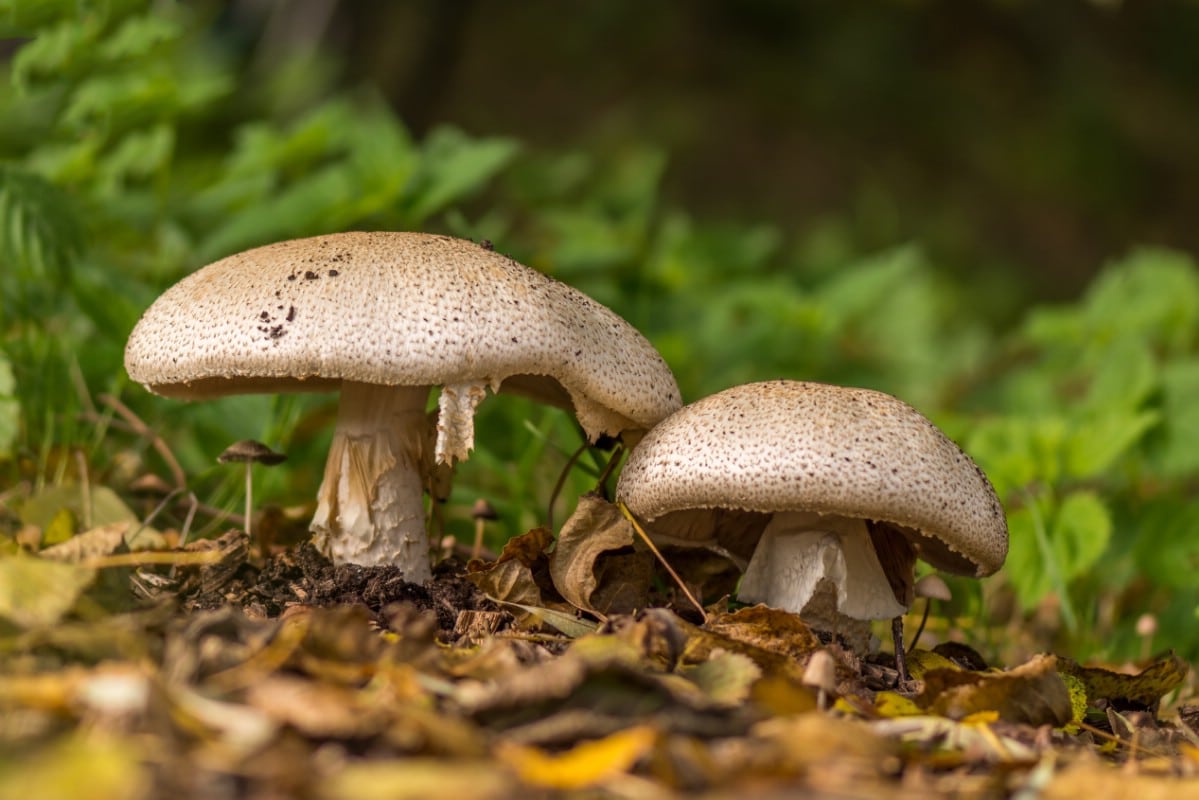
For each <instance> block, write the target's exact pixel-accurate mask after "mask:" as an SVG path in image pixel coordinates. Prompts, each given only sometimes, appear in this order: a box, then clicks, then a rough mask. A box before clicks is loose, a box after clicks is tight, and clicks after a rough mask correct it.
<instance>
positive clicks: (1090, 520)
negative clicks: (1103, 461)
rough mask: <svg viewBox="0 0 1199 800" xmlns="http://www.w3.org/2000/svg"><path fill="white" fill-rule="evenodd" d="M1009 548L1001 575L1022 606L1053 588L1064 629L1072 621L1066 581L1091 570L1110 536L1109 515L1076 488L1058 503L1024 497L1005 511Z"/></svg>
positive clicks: (1088, 493)
mask: <svg viewBox="0 0 1199 800" xmlns="http://www.w3.org/2000/svg"><path fill="white" fill-rule="evenodd" d="M1008 531H1009V537H1010V541H1009V549H1008V558H1007V562H1006V563H1005V565H1004V574H1005V575H1007V576H1008V579H1009V580H1010V581H1011V583H1012V586H1013V588H1014V589H1015V590H1016V597H1017V600H1018V601H1019V603H1020V606H1021V608H1023V609H1025V610H1029V609H1033V608H1036V606H1037V605H1038V604H1039V603H1040V602H1041V601H1042V600H1043V599H1044V598H1045V597H1046V596H1047V595H1048V594H1049V593H1050V592H1051V591H1052V592H1055V593H1057V595H1058V597H1059V599H1060V601H1061V603H1062V616H1063V618H1064V620H1065V622H1066V625H1067V627H1068V628H1070V629H1073V628H1074V626H1075V625H1076V622H1077V620H1076V617H1075V615H1074V610H1073V604H1072V602H1071V599H1070V597H1069V594H1068V587H1069V583H1070V581H1071V580H1073V579H1074V578H1077V577H1079V576H1081V575H1083V574H1085V573H1086V572H1088V571H1089V570H1090V569H1092V568H1093V567H1094V566H1095V565H1096V564H1097V563H1098V562H1099V560H1100V558H1101V557H1102V556H1103V554H1104V552H1106V550H1107V547H1108V544H1109V542H1110V541H1111V536H1112V520H1111V514H1110V513H1109V511H1108V508H1107V506H1106V505H1105V504H1104V502H1103V501H1102V500H1101V499H1100V498H1099V496H1098V495H1097V494H1096V493H1095V492H1092V491H1077V492H1072V493H1070V494H1068V495H1066V496H1065V498H1063V499H1062V500H1061V502H1060V503H1056V504H1055V503H1053V502H1052V501H1051V500H1049V499H1047V498H1033V497H1026V502H1025V505H1023V506H1022V507H1020V508H1016V509H1014V510H1012V511H1010V512H1009V513H1008Z"/></svg>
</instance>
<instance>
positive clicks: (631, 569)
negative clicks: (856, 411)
mask: <svg viewBox="0 0 1199 800" xmlns="http://www.w3.org/2000/svg"><path fill="white" fill-rule="evenodd" d="M585 502H587V503H590V504H591V505H590V507H588V508H586V509H585V511H586V516H584V517H580V518H578V519H572V520H571V521H568V522H567V524H566V525H565V526H564V528H563V530H562V532H561V533H560V534H559V536H558V537H557V539H555V537H554V536H553V535H552V534H550V532H549V531H547V530H544V529H536V530H533V531H530V532H529V533H527V534H525V535H523V536H520V537H517V538H515V539H513V540H512V541H510V542H509V543H508V544H507V545H506V546H505V548H504V550H503V552H502V553H501V555H500V556H499V557H498V558H497V559H496V561H494V562H482V561H472V562H471V563H469V564H467V565H463V564H461V563H460V562H457V561H453V560H450V561H446V562H443V563H441V564H439V565H438V567H437V568H436V569H435V573H434V579H433V580H432V581H431V582H429V583H428V584H427V585H425V586H415V585H412V584H409V583H407V582H405V581H404V580H403V576H402V575H401V574H399V572H398V571H397V570H394V569H392V568H386V567H384V568H364V567H355V566H340V567H335V566H333V565H331V564H329V563H328V562H327V561H325V559H324V558H323V557H321V556H320V555H319V554H318V553H317V552H316V551H315V550H314V549H313V548H312V547H310V546H308V545H298V546H293V547H291V548H287V549H281V548H276V549H275V551H274V552H273V553H272V554H271V555H270V557H268V558H267V559H266V560H262V559H261V558H260V557H259V556H258V554H257V552H256V550H255V549H254V548H251V547H250V542H249V540H248V537H246V535H245V534H244V533H242V532H241V531H236V530H231V531H228V532H226V533H225V534H223V535H221V536H219V537H218V538H216V539H210V540H200V541H196V542H192V543H190V544H187V545H185V546H183V547H176V548H169V547H167V546H166V544H167V543H168V542H169V541H170V540H171V537H170V536H169V535H168V536H164V535H163V534H159V533H158V532H157V531H149V532H145V531H140V532H139V531H137V529H136V526H131V525H130V524H129V522H128V520H122V519H120V518H119V517H120V516H121V515H120V514H117V517H118V518H117V519H105V520H104V521H102V523H99V524H97V525H96V527H95V528H94V529H93V530H91V531H89V532H87V533H84V534H79V535H76V536H74V537H70V538H68V539H66V540H65V541H61V542H58V543H55V544H52V545H48V546H46V547H45V548H44V549H42V550H41V551H40V552H39V553H36V554H30V553H23V552H5V553H3V554H0V798H7V797H17V796H27V795H31V794H36V795H37V796H47V797H65V798H75V797H84V796H105V797H129V798H140V797H225V796H228V797H278V796H299V797H313V798H350V797H353V798H372V797H380V798H382V797H388V798H394V797H400V798H403V797H413V798H415V797H421V798H439V797H446V798H451V797H462V796H470V797H481V798H489V797H496V798H502V797H510V796H513V795H515V794H517V793H526V794H529V795H530V796H546V797H552V796H563V795H585V796H596V797H607V796H611V797H671V796H677V795H680V794H688V795H691V794H695V795H700V796H703V795H710V796H727V795H730V794H733V793H736V794H738V795H740V794H743V793H747V792H767V793H769V792H772V791H773V792H776V793H777V792H786V793H795V792H810V793H812V794H817V795H819V794H826V795H838V796H872V795H876V794H886V796H894V797H909V796H910V797H938V796H945V797H962V796H969V797H1019V798H1025V797H1050V798H1052V797H1067V796H1077V795H1078V794H1079V793H1080V792H1092V793H1095V794H1102V796H1105V797H1120V796H1129V797H1133V796H1135V797H1136V798H1137V800H1146V798H1153V797H1157V796H1167V794H1168V795H1169V796H1171V797H1177V796H1185V793H1186V791H1188V790H1192V791H1193V790H1194V789H1195V788H1196V787H1199V704H1186V703H1181V704H1180V703H1178V702H1177V698H1176V697H1175V698H1174V700H1173V706H1174V707H1173V709H1172V710H1171V713H1168V714H1162V713H1160V708H1159V706H1160V705H1161V702H1162V699H1163V698H1166V697H1167V696H1172V695H1175V694H1177V693H1178V692H1179V690H1180V688H1181V689H1182V691H1183V692H1187V691H1190V689H1189V688H1186V681H1187V677H1188V668H1187V665H1186V664H1185V663H1184V662H1182V661H1181V659H1178V658H1177V657H1175V656H1173V655H1167V656H1164V657H1162V658H1159V659H1157V660H1155V661H1153V662H1152V663H1149V664H1147V665H1145V666H1144V667H1143V668H1142V670H1141V671H1140V672H1139V673H1137V674H1125V673H1123V672H1117V671H1114V670H1110V669H1106V668H1101V667H1084V666H1080V665H1078V664H1076V663H1074V662H1073V661H1070V660H1069V659H1066V658H1060V657H1055V656H1052V655H1039V656H1035V657H1033V658H1032V659H1030V660H1029V661H1027V662H1025V663H1023V664H1018V665H1015V666H1013V667H1011V668H1009V669H995V668H990V667H987V666H986V665H985V664H984V663H981V658H980V657H979V656H978V655H977V654H976V653H973V652H972V651H969V648H965V647H964V646H961V645H958V646H957V647H948V648H940V647H939V648H936V649H934V650H932V651H929V650H915V651H913V652H912V653H910V654H909V664H910V665H911V668H912V670H911V671H912V676H913V678H914V680H913V681H912V682H911V683H910V684H907V685H903V686H900V685H898V674H897V673H896V671H895V670H894V667H893V660H892V659H890V657H889V656H887V655H886V654H885V653H884V654H879V655H876V656H871V657H868V658H862V657H859V656H858V655H856V654H855V653H853V652H851V651H850V650H848V649H847V648H845V647H843V646H842V645H841V644H840V642H839V641H838V640H837V639H836V637H830V636H828V635H827V634H821V633H818V632H814V631H812V630H810V629H809V628H808V627H807V626H806V625H805V624H804V623H803V622H802V621H801V620H800V619H799V618H798V617H796V616H795V615H792V614H788V613H785V612H781V611H777V610H774V609H769V608H766V607H763V606H749V607H733V606H735V604H730V603H729V602H728V601H727V599H723V598H720V597H719V596H718V597H717V599H716V601H715V602H712V603H711V604H710V605H709V606H708V607H707V608H706V610H705V617H706V619H704V618H701V617H700V616H699V614H698V612H697V610H696V609H695V608H694V607H693V606H692V605H691V603H690V602H688V601H687V600H686V599H684V598H682V596H681V595H679V594H678V593H677V592H676V590H675V588H674V587H673V586H672V585H671V583H670V582H669V580H666V579H664V576H663V574H662V572H661V570H660V568H659V567H658V566H657V564H656V562H655V560H654V559H653V556H652V555H651V554H650V553H649V552H648V551H647V550H646V549H645V548H644V547H643V546H642V545H640V544H639V542H638V540H637V539H636V538H635V537H634V536H633V535H632V534H631V532H630V530H629V526H628V525H627V523H626V522H625V521H624V520H623V519H622V518H621V517H620V515H619V514H618V513H617V514H614V513H613V512H612V507H611V506H608V505H607V504H605V503H603V502H602V501H599V500H595V501H594V502H592V501H585ZM118 511H119V509H118ZM39 513H40V514H41V515H42V517H43V518H44V521H45V524H47V525H49V524H52V523H53V520H54V517H55V514H54V513H45V511H44V510H41V511H39ZM114 531H120V533H114ZM134 533H137V538H136V539H131V536H133V534H134ZM168 533H169V532H168ZM591 534H595V535H594V537H593V538H587V537H589V536H590V535H591ZM76 540H78V541H77V542H76ZM691 555H693V556H695V555H697V554H695V553H692V554H691ZM698 555H699V557H695V558H691V559H690V560H688V559H686V558H684V559H680V560H679V561H676V562H675V564H676V567H677V568H678V571H679V572H680V573H681V575H682V577H683V579H684V580H686V581H688V582H689V583H690V584H691V587H692V588H693V589H694V590H695V593H696V594H697V595H698V596H705V597H709V598H710V597H711V596H712V594H713V592H714V591H715V590H717V589H718V588H719V587H720V586H722V585H723V584H722V583H721V581H724V580H725V579H724V578H721V579H720V580H718V581H715V582H713V580H712V578H713V576H722V575H724V568H723V567H720V566H719V565H715V564H714V562H713V561H712V557H710V554H709V555H703V554H698ZM814 661H815V662H819V665H820V666H819V668H816V667H815V664H813V662H814ZM809 666H812V667H813V669H811V670H809V669H808V668H809Z"/></svg>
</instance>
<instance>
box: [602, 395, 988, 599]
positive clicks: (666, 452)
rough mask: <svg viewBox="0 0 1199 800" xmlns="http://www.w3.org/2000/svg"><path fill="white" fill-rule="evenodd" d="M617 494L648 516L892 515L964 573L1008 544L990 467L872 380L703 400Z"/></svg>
mask: <svg viewBox="0 0 1199 800" xmlns="http://www.w3.org/2000/svg"><path fill="white" fill-rule="evenodd" d="M616 495H617V497H618V498H619V499H620V500H622V501H623V502H624V503H625V505H627V506H628V507H629V509H630V510H631V511H632V512H633V513H635V514H637V515H638V516H641V517H643V518H644V519H646V520H647V521H650V522H652V521H653V520H656V519H658V518H660V517H662V516H664V515H666V514H671V513H674V512H680V511H686V510H690V509H714V508H724V509H738V510H742V511H756V512H767V513H773V512H778V511H810V512H817V513H820V514H835V515H838V516H843V517H856V518H862V519H869V520H874V521H877V522H886V523H889V524H891V525H893V526H897V527H898V528H899V529H900V530H901V531H902V532H903V533H905V534H906V535H908V536H909V538H911V539H912V541H913V543H914V544H915V546H916V548H917V551H918V553H919V555H920V557H921V558H923V559H924V560H925V561H927V562H929V563H930V564H932V565H933V566H935V567H938V568H939V569H944V570H946V571H949V572H954V573H957V574H965V575H980V576H981V575H989V574H991V573H993V572H995V571H996V570H997V569H999V567H1000V566H1002V565H1003V560H1004V558H1005V557H1006V556H1007V542H1008V535H1007V522H1006V519H1005V517H1004V513H1003V508H1002V507H1001V506H1000V504H999V499H998V498H997V497H996V496H995V490H994V488H993V487H992V486H991V483H990V481H988V480H987V477H986V476H985V475H984V474H983V472H982V470H980V469H979V468H978V466H977V465H976V464H975V463H974V462H973V461H972V460H971V459H970V457H969V456H968V455H966V454H965V453H964V452H962V449H961V448H960V447H958V446H957V445H956V444H954V443H953V441H951V440H950V439H949V438H948V437H947V436H945V434H944V433H942V432H941V431H940V430H939V429H938V428H937V427H936V426H935V425H933V424H932V423H931V422H929V421H928V419H926V418H925V417H924V416H922V415H921V414H920V413H919V412H918V411H916V410H915V409H914V408H912V407H911V406H909V405H908V404H907V403H904V402H902V401H901V400H898V399H896V398H894V397H892V396H891V395H888V394H883V393H882V392H875V391H871V390H868V389H848V388H844V387H839V386H830V385H828V384H822V383H807V382H799V381H785V380H783V381H770V382H765V383H751V384H747V385H744V386H737V387H734V388H732V389H727V390H725V391H723V392H719V393H717V394H714V395H712V396H711V397H707V398H704V399H703V400H699V401H698V402H695V403H692V404H691V405H688V406H686V407H684V408H683V409H682V410H680V411H678V412H676V413H674V414H672V415H671V416H670V417H668V418H666V419H665V420H663V421H662V422H661V423H659V424H658V425H657V426H656V427H655V428H653V429H652V430H651V431H650V432H649V433H648V434H646V436H645V438H644V439H643V440H642V441H641V443H640V444H638V445H637V447H635V448H634V449H633V451H632V452H631V453H630V454H629V458H628V461H627V462H626V463H625V466H624V470H623V472H622V473H621V476H620V482H619V483H618V484H617V488H616Z"/></svg>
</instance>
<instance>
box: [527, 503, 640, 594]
mask: <svg viewBox="0 0 1199 800" xmlns="http://www.w3.org/2000/svg"><path fill="white" fill-rule="evenodd" d="M635 536H636V534H635V533H634V531H633V526H632V525H630V524H629V521H628V520H627V519H625V518H624V515H623V514H621V512H620V508H619V507H617V506H616V505H614V504H612V503H609V502H608V501H607V500H604V499H603V498H602V497H600V496H599V495H597V494H585V495H583V496H582V497H581V498H579V505H578V507H577V508H575V511H574V513H573V514H571V515H570V517H569V518H568V519H567V520H566V522H565V523H563V525H562V530H561V532H560V533H559V534H558V544H557V546H556V547H555V548H554V554H553V557H552V558H550V577H551V578H552V579H553V581H554V587H555V588H556V589H557V590H558V593H559V594H561V595H562V597H563V598H565V599H566V602H568V603H570V604H571V605H572V606H574V607H575V608H578V609H581V610H582V611H586V612H588V613H591V614H597V615H599V616H601V617H602V616H603V612H602V611H600V610H599V609H597V608H596V607H595V606H594V605H593V604H592V595H593V594H594V593H595V591H596V589H597V587H598V586H599V581H600V579H599V577H598V576H597V574H596V561H598V560H599V558H600V556H602V555H604V554H605V553H607V552H609V551H612V550H621V549H624V548H628V547H632V546H633V539H634V537H635ZM607 577H608V578H609V579H610V580H611V579H615V580H617V581H623V580H624V579H625V577H624V576H619V575H615V574H611V573H610V574H608V575H607ZM645 577H646V579H648V577H649V576H648V574H647V575H646V576H645Z"/></svg>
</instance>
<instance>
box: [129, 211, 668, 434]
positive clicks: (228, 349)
mask: <svg viewBox="0 0 1199 800" xmlns="http://www.w3.org/2000/svg"><path fill="white" fill-rule="evenodd" d="M125 369H126V370H127V371H128V372H129V375H130V377H131V378H133V379H134V380H135V381H138V382H139V383H142V384H144V385H145V386H146V387H147V388H148V389H150V391H152V392H155V393H157V394H161V395H165V396H168V397H178V398H184V399H203V398H210V397H216V396H221V395H226V394H244V393H254V392H288V391H329V390H336V389H337V387H338V385H339V384H340V383H341V382H342V381H355V382H361V383H372V384H382V385H390V386H401V385H402V386H441V385H445V384H447V383H468V382H478V383H484V384H488V385H490V386H491V387H492V388H493V389H496V388H497V387H501V384H504V383H505V382H506V385H504V386H503V387H502V388H503V389H506V390H509V391H516V392H520V393H524V394H529V395H532V396H534V397H536V398H538V399H540V400H543V401H546V402H551V403H554V404H556V405H560V406H564V407H567V408H573V409H574V411H575V414H576V416H577V417H578V418H579V422H580V423H581V424H582V425H583V428H584V429H585V430H586V431H587V434H588V435H589V436H590V437H591V438H593V439H594V438H596V437H597V436H599V435H601V434H605V433H606V434H611V435H616V434H619V433H620V432H621V431H625V430H644V429H648V428H649V427H651V426H652V425H653V424H654V423H656V422H658V420H660V419H662V418H663V417H665V416H666V415H668V414H670V413H671V412H672V411H674V410H676V409H677V408H678V407H679V405H680V400H679V389H678V385H677V384H676V383H675V380H674V376H673V375H672V374H671V372H670V369H669V367H667V365H666V363H665V362H664V361H663V360H662V357H661V356H660V355H659V354H658V352H657V351H656V350H654V348H653V346H652V345H651V344H650V343H649V342H648V341H646V339H645V338H644V337H643V336H642V335H641V334H640V333H638V332H637V331H636V330H635V329H634V328H633V327H632V326H631V325H629V324H628V323H627V322H625V320H623V319H621V318H620V317H619V316H617V315H616V314H615V313H613V312H612V311H611V310H609V309H608V308H606V307H605V306H603V305H601V304H599V303H597V302H596V301H594V300H592V299H591V298H589V297H587V296H586V295H584V294H583V293H581V292H579V291H577V290H575V289H572V288H571V287H569V286H566V285H565V284H563V283H560V282H558V281H555V280H553V279H552V278H549V277H547V276H545V275H543V274H541V273H540V272H536V271H535V270H532V269H529V268H528V267H525V266H523V265H521V264H519V263H517V262H516V261H513V260H512V259H510V258H507V257H506V256H504V255H501V254H500V253H496V252H494V251H492V250H490V249H487V248H485V247H483V246H480V245H477V244H474V243H473V242H469V241H465V240H462V239H456V238H452V237H449V236H435V235H430V234H423V233H385V232H379V233H340V234H331V235H327V236H316V237H312V238H308V239H295V240H291V241H286V242H279V243H276V244H271V245H267V246H265V247H259V248H256V249H253V250H248V251H246V252H243V253H238V254H236V255H232V256H229V257H228V258H225V259H222V260H221V261H217V262H215V263H213V264H210V265H208V266H207V267H204V268H203V269H200V270H199V271H197V272H195V273H193V274H192V275H189V276H188V277H186V278H184V279H183V280H181V281H179V283H177V284H176V285H175V286H173V287H171V288H170V289H168V290H167V291H166V292H165V293H164V294H163V295H162V296H161V297H159V298H158V300H156V301H155V302H154V304H153V305H152V306H150V308H149V309H148V310H147V311H146V313H145V314H144V315H143V316H142V318H141V320H140V321H139V322H138V324H137V326H136V327H135V328H134V330H133V333H131V334H130V336H129V342H128V344H127V345H126V348H125Z"/></svg>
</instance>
